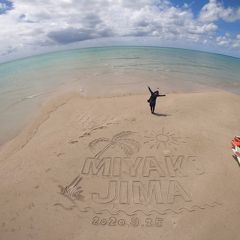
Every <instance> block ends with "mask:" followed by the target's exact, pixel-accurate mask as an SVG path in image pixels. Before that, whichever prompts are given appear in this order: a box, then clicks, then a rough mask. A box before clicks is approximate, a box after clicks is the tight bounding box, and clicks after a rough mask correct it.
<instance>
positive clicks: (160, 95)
mask: <svg viewBox="0 0 240 240" xmlns="http://www.w3.org/2000/svg"><path fill="white" fill-rule="evenodd" d="M157 96H158V97H165V96H166V94H158V95H157Z"/></svg>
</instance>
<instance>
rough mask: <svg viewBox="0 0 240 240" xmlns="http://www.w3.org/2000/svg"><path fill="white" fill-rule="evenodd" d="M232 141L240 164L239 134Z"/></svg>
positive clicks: (234, 152)
mask: <svg viewBox="0 0 240 240" xmlns="http://www.w3.org/2000/svg"><path fill="white" fill-rule="evenodd" d="M231 143H232V150H233V154H234V156H235V157H236V158H237V160H238V162H239V164H240V137H239V136H236V137H234V139H233V140H232V142H231Z"/></svg>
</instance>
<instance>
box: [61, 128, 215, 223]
mask: <svg viewBox="0 0 240 240" xmlns="http://www.w3.org/2000/svg"><path fill="white" fill-rule="evenodd" d="M182 144H186V141H185V138H182V137H179V136H177V134H174V133H172V132H171V131H168V130H166V129H165V128H162V129H160V130H159V131H158V132H151V131H149V132H148V134H146V132H145V133H144V134H141V133H136V132H133V131H122V132H119V133H116V134H114V135H113V136H110V137H109V136H107V137H102V138H97V139H93V140H91V141H90V142H89V144H88V147H89V150H90V152H91V155H90V156H87V157H84V158H81V159H80V163H81V164H79V166H76V167H77V168H79V173H80V174H79V176H77V177H75V178H74V179H73V181H72V182H71V183H70V184H68V185H67V186H66V187H62V186H60V190H61V192H60V193H61V194H62V195H63V196H65V197H67V198H68V199H69V200H70V201H71V204H73V205H71V206H70V207H67V206H64V205H63V204H62V203H61V204H60V203H58V204H57V205H58V206H64V209H71V210H72V209H75V210H78V211H81V212H92V213H93V218H92V220H91V224H93V225H95V226H133V227H137V226H144V227H149V226H150V227H161V226H162V224H163V221H164V219H163V217H162V216H163V215H164V214H168V213H173V214H180V213H182V212H184V211H190V212H192V211H195V210H199V209H205V208H206V207H205V206H211V207H212V206H216V204H215V203H214V204H212V205H210V203H209V202H205V203H202V205H201V203H199V201H197V199H196V198H195V196H194V195H193V192H192V190H193V189H192V186H193V183H194V181H199V180H201V179H202V177H203V176H204V174H205V170H204V168H203V165H202V162H201V159H200V158H199V157H198V156H196V155H194V154H191V153H189V154H187V153H186V151H184V154H183V153H181V151H180V150H177V149H183V147H181V148H177V147H178V146H180V145H181V146H184V145H182ZM158 149H159V150H160V149H161V150H163V151H158ZM164 150H166V151H165V152H164ZM104 213H107V216H105V215H104ZM156 214H157V215H156Z"/></svg>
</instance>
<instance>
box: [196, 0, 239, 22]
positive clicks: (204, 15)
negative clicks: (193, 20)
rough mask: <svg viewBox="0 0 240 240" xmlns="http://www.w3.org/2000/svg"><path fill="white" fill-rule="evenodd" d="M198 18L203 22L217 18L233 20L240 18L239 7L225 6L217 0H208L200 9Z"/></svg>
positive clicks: (227, 20)
mask: <svg viewBox="0 0 240 240" xmlns="http://www.w3.org/2000/svg"><path fill="white" fill-rule="evenodd" d="M199 19H200V20H201V21H203V22H213V21H217V20H218V19H223V20H224V21H226V22H234V21H236V20H239V19H240V8H237V9H234V8H231V7H228V8H225V7H224V6H223V4H222V3H221V2H219V1H218V0H209V2H208V3H207V4H205V5H204V6H203V8H202V9H201V12H200V15H199Z"/></svg>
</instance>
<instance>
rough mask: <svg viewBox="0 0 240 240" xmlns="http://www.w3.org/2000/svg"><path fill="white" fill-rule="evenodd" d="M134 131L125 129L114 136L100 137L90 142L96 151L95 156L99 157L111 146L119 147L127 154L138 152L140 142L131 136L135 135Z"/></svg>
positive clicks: (90, 145)
mask: <svg viewBox="0 0 240 240" xmlns="http://www.w3.org/2000/svg"><path fill="white" fill-rule="evenodd" d="M133 134H134V132H132V131H123V132H120V133H117V134H115V135H114V136H113V137H112V138H98V139H95V140H93V141H92V142H90V143H89V145H88V146H89V148H90V149H91V151H92V152H94V153H95V158H99V157H101V156H102V155H103V153H105V152H106V151H107V150H108V149H110V148H111V147H115V146H117V147H119V148H120V149H121V150H122V151H123V152H124V153H125V154H126V156H131V155H133V154H134V153H136V152H138V151H139V149H140V143H139V142H137V141H136V140H134V139H132V138H129V137H130V136H131V135H133Z"/></svg>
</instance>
